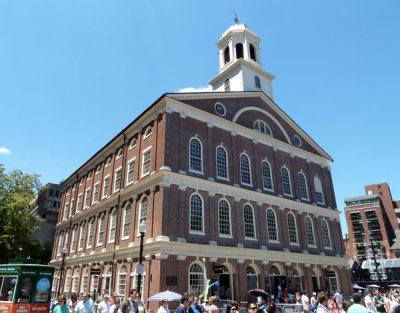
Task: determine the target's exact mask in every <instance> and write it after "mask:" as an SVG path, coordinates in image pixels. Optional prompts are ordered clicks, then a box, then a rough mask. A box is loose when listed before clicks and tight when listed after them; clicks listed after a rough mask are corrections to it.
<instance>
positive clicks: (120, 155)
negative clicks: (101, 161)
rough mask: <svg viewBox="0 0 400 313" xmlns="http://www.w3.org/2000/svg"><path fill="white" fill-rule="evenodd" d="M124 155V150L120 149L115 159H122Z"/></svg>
mask: <svg viewBox="0 0 400 313" xmlns="http://www.w3.org/2000/svg"><path fill="white" fill-rule="evenodd" d="M123 154H124V150H123V149H122V148H121V149H119V150H118V154H117V159H119V158H120V157H122V155H123Z"/></svg>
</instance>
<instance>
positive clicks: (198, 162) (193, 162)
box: [189, 138, 203, 173]
mask: <svg viewBox="0 0 400 313" xmlns="http://www.w3.org/2000/svg"><path fill="white" fill-rule="evenodd" d="M189 170H190V171H193V172H198V173H203V147H202V145H201V142H200V140H198V139H196V138H192V139H190V142H189Z"/></svg>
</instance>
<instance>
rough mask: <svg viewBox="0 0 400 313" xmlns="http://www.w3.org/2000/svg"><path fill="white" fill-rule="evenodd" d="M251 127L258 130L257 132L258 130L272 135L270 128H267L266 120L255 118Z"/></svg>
mask: <svg viewBox="0 0 400 313" xmlns="http://www.w3.org/2000/svg"><path fill="white" fill-rule="evenodd" d="M253 129H254V130H256V131H258V132H260V133H262V134H265V135H268V136H271V137H272V131H271V128H269V126H268V124H267V123H266V122H264V121H263V120H256V121H255V122H254V126H253Z"/></svg>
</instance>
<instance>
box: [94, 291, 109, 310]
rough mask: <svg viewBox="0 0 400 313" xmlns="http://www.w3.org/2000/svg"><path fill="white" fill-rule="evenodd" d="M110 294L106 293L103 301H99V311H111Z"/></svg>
mask: <svg viewBox="0 0 400 313" xmlns="http://www.w3.org/2000/svg"><path fill="white" fill-rule="evenodd" d="M110 307H111V303H110V296H109V295H104V299H103V301H101V302H100V303H99V306H98V307H97V313H109V312H110Z"/></svg>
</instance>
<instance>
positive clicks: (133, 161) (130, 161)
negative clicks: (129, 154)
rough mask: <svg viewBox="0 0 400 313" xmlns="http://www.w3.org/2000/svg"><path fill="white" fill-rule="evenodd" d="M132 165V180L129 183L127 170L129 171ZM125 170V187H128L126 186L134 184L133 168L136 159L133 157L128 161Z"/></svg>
mask: <svg viewBox="0 0 400 313" xmlns="http://www.w3.org/2000/svg"><path fill="white" fill-rule="evenodd" d="M132 163H133V164H134V165H133V178H132V181H129V180H128V179H129V169H130V165H131V164H132ZM127 165H128V166H127V170H126V186H128V185H130V184H133V183H134V182H135V167H136V157H133V158H132V159H130V160H129V161H128V163H127Z"/></svg>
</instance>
